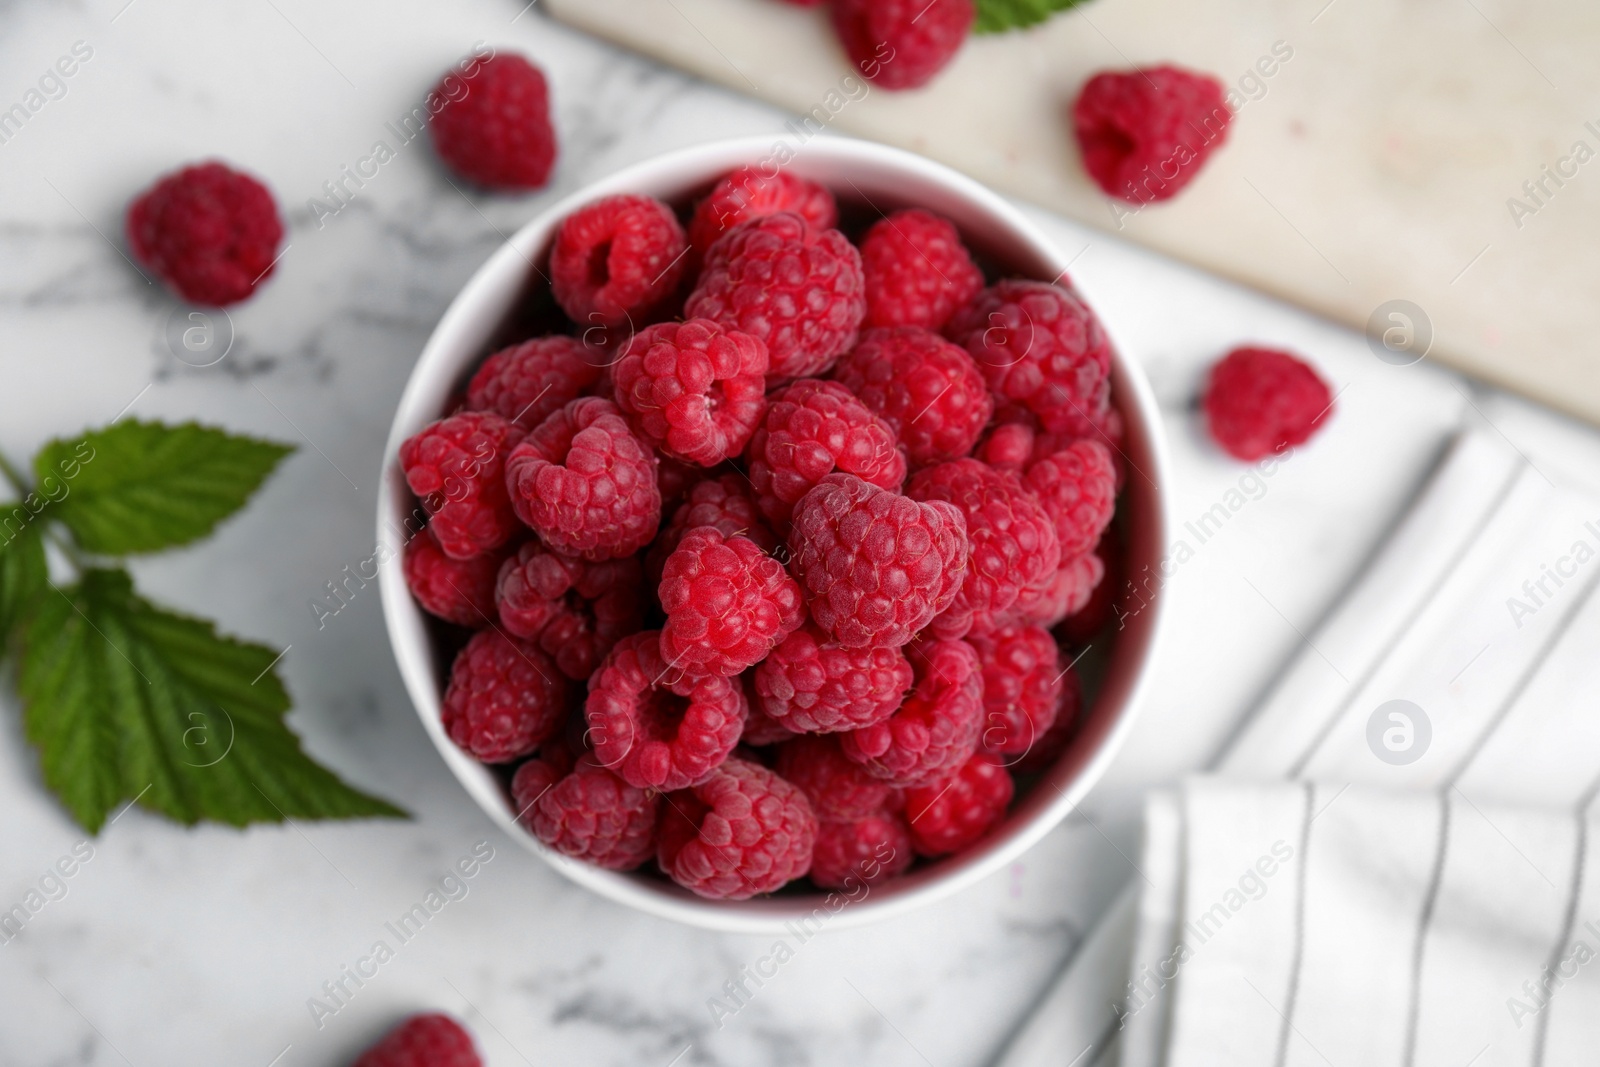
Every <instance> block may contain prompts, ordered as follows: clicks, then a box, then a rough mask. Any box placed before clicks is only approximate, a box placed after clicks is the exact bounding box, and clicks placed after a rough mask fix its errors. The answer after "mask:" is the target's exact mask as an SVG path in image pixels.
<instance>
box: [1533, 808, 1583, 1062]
mask: <svg viewBox="0 0 1600 1067" xmlns="http://www.w3.org/2000/svg"><path fill="white" fill-rule="evenodd" d="M1591 788H1592V787H1591ZM1589 803H1590V798H1589V797H1587V796H1586V797H1585V798H1584V799H1583V800H1581V801H1579V802H1578V810H1577V813H1576V818H1577V820H1578V844H1577V856H1576V858H1575V859H1574V860H1573V863H1572V879H1571V882H1572V884H1571V886H1570V888H1569V889H1568V894H1567V910H1566V914H1565V915H1563V916H1562V918H1561V933H1559V934H1557V935H1556V943H1555V944H1554V945H1553V946H1551V949H1550V955H1549V957H1548V958H1547V959H1546V960H1545V969H1546V970H1551V971H1553V970H1555V969H1556V968H1557V967H1559V966H1560V965H1561V958H1562V955H1561V954H1562V950H1563V949H1565V948H1566V947H1567V942H1568V941H1569V940H1571V939H1572V928H1573V927H1574V926H1575V925H1577V922H1578V895H1579V894H1580V893H1582V892H1583V875H1584V870H1585V868H1586V867H1587V866H1588V863H1589V820H1588V818H1587V815H1588V807H1589ZM1533 1024H1534V1028H1535V1029H1534V1032H1533V1067H1543V1065H1544V1040H1545V1034H1546V1032H1547V1031H1548V1029H1549V1026H1550V1012H1549V1010H1548V1009H1547V1010H1545V1011H1541V1012H1540V1013H1539V1014H1538V1016H1537V1017H1536V1018H1535V1019H1534V1021H1533Z"/></svg>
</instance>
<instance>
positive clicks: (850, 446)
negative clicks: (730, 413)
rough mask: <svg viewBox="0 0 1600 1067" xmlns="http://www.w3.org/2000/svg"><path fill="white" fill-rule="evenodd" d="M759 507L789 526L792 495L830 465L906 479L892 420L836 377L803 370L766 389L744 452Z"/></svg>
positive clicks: (782, 528)
mask: <svg viewBox="0 0 1600 1067" xmlns="http://www.w3.org/2000/svg"><path fill="white" fill-rule="evenodd" d="M746 459H747V461H748V462H749V466H750V483H751V485H753V486H754V487H755V490H756V502H757V503H758V504H760V505H761V512H762V514H764V515H765V516H766V517H767V519H768V521H769V522H771V523H772V526H773V529H775V530H777V532H779V533H780V534H782V533H787V532H788V529H789V519H790V517H791V516H792V515H793V513H794V506H795V503H796V502H797V501H798V500H799V499H800V498H801V497H803V496H805V495H806V493H807V492H808V491H810V489H811V487H812V486H814V485H816V484H817V483H818V482H820V481H822V479H823V478H825V477H826V476H828V475H829V474H832V473H833V472H834V471H843V472H845V473H846V474H854V475H856V476H858V477H860V478H862V479H864V480H866V481H868V482H871V483H872V484H873V485H876V486H879V487H880V488H883V489H895V490H898V489H899V488H900V484H901V483H902V482H904V481H905V480H906V457H905V455H904V454H903V453H902V452H901V451H900V447H899V441H898V439H897V438H896V437H895V432H894V427H892V426H890V425H889V424H888V423H886V422H884V421H883V420H882V419H881V418H879V417H878V416H876V415H874V414H873V413H872V412H871V411H869V410H868V409H867V407H866V405H864V404H863V403H861V401H859V400H857V399H856V397H855V395H854V394H853V393H851V392H850V390H848V389H846V388H845V387H844V386H842V385H840V384H839V383H838V382H823V381H817V380H816V379H812V378H805V379H802V380H800V381H798V382H795V383H794V384H793V385H790V386H788V387H787V388H784V389H780V390H778V391H777V392H776V393H773V394H772V400H771V403H769V404H768V405H767V417H766V419H765V420H764V421H763V422H762V424H761V425H760V426H759V427H757V428H756V432H755V433H754V434H753V435H752V436H751V438H750V448H749V450H748V451H747V453H746Z"/></svg>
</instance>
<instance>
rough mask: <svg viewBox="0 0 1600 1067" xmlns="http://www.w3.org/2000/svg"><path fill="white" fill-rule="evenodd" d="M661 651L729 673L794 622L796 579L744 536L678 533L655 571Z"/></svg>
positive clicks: (682, 662)
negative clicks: (662, 564) (663, 563)
mask: <svg viewBox="0 0 1600 1067" xmlns="http://www.w3.org/2000/svg"><path fill="white" fill-rule="evenodd" d="M660 597H661V608H662V610H663V611H665V612H666V613H667V621H666V625H664V626H663V627H662V628H661V654H662V655H663V656H665V657H666V658H667V660H668V662H670V663H672V664H673V665H674V666H675V667H679V668H681V669H682V670H684V671H685V672H686V673H689V674H720V675H724V676H726V675H733V674H738V673H739V672H740V671H743V670H744V669H745V668H746V667H750V666H753V665H755V664H757V663H759V662H761V660H763V659H765V658H766V655H767V653H768V652H770V651H771V650H772V646H773V645H775V644H777V643H778V642H779V641H782V640H783V639H784V638H785V637H788V636H789V634H790V633H792V632H793V631H794V629H795V627H797V626H799V625H800V620H801V619H802V618H803V617H804V614H805V607H804V605H803V604H802V603H801V600H800V587H799V586H798V585H796V584H795V581H794V579H793V578H791V577H789V572H788V571H786V570H784V569H783V564H781V563H779V562H778V561H777V560H775V559H773V558H772V557H771V556H769V555H767V554H766V553H765V552H763V551H762V550H761V546H760V545H758V544H756V543H755V542H754V541H752V540H750V539H749V538H748V537H738V536H735V537H728V536H725V535H724V534H723V533H722V532H721V531H719V530H718V529H717V528H716V527H714V526H699V527H696V528H695V529H693V530H690V531H689V532H688V533H687V534H685V535H684V537H683V540H682V541H679V542H678V547H677V549H676V550H674V551H673V553H672V555H671V556H669V557H667V563H666V566H665V567H663V568H662V571H661V593H660Z"/></svg>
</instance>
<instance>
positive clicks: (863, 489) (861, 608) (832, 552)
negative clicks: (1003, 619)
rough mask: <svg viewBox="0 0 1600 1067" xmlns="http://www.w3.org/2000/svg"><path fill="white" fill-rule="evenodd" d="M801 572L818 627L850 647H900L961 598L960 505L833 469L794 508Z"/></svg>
mask: <svg viewBox="0 0 1600 1067" xmlns="http://www.w3.org/2000/svg"><path fill="white" fill-rule="evenodd" d="M789 542H790V546H791V547H792V548H793V549H794V563H793V566H794V572H795V575H796V577H798V578H799V579H800V583H801V585H802V586H804V588H805V590H806V592H807V594H808V597H807V605H808V607H809V608H810V609H811V617H812V619H813V620H815V622H816V624H817V626H818V628H820V629H821V630H822V631H823V632H824V633H826V634H828V635H829V636H830V637H832V638H833V640H834V641H836V642H838V643H839V644H840V645H841V646H843V647H845V648H898V647H899V646H901V645H903V644H905V643H906V642H908V641H910V640H911V639H912V638H913V637H915V636H916V633H917V631H918V630H920V629H922V628H923V627H924V626H926V625H928V623H929V622H931V621H932V620H933V618H934V617H935V616H937V615H938V614H939V613H940V612H942V611H944V610H945V609H946V608H948V607H949V606H950V604H951V603H953V602H954V600H955V598H956V597H957V595H958V594H959V591H960V588H961V585H962V580H963V578H964V576H965V571H966V560H967V536H966V523H965V520H964V519H963V518H962V516H961V513H960V511H959V509H957V508H955V507H953V506H951V505H948V504H945V503H942V502H941V503H935V504H919V503H917V502H916V501H913V500H910V499H908V498H906V497H903V496H901V495H900V494H899V493H892V492H890V491H888V490H886V489H879V488H877V487H876V486H873V485H870V484H868V483H867V482H864V481H862V480H861V479H860V478H857V477H855V476H854V475H849V474H830V475H829V476H828V477H826V478H824V479H823V480H822V481H821V483H819V484H818V485H817V487H816V488H815V489H813V490H811V492H809V493H807V494H806V495H805V497H804V498H802V499H801V501H800V506H799V507H798V508H796V509H795V516H794V530H793V531H792V533H791V535H790V538H789Z"/></svg>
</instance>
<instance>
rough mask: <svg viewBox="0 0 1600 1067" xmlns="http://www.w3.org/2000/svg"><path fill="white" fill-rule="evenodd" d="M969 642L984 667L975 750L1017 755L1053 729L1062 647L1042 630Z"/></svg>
mask: <svg viewBox="0 0 1600 1067" xmlns="http://www.w3.org/2000/svg"><path fill="white" fill-rule="evenodd" d="M967 641H968V642H969V643H970V644H971V645H972V647H973V649H974V650H976V651H977V653H978V659H979V660H980V661H982V663H983V732H982V733H981V734H980V735H979V737H978V748H979V749H980V750H981V751H984V752H991V753H996V754H1000V755H1005V756H1017V755H1020V754H1022V753H1024V752H1026V751H1028V749H1030V748H1032V747H1033V746H1034V745H1035V744H1037V743H1038V742H1039V740H1040V739H1041V738H1043V737H1044V736H1045V733H1046V731H1048V730H1049V729H1050V727H1051V726H1053V725H1055V721H1056V715H1057V714H1058V713H1059V712H1060V710H1061V701H1062V693H1063V690H1064V685H1065V681H1064V679H1065V677H1066V671H1065V669H1064V668H1065V667H1066V666H1067V664H1065V663H1063V662H1062V661H1061V646H1060V645H1058V644H1056V639H1055V638H1054V637H1051V636H1050V631H1049V630H1046V629H1044V628H1043V627H1040V626H1023V625H1010V626H1001V627H998V628H996V629H994V630H990V631H987V632H985V633H975V634H971V635H970V636H969V637H968V638H967Z"/></svg>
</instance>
